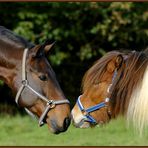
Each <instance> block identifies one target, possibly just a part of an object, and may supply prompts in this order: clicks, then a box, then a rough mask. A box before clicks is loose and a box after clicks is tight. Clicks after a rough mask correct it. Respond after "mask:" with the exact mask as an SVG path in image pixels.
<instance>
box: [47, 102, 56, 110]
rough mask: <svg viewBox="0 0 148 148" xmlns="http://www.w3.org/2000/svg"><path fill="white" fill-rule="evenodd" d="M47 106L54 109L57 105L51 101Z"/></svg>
mask: <svg viewBox="0 0 148 148" xmlns="http://www.w3.org/2000/svg"><path fill="white" fill-rule="evenodd" d="M47 105H48V106H50V108H54V107H55V105H56V104H55V103H54V101H53V100H49V101H48V102H47Z"/></svg>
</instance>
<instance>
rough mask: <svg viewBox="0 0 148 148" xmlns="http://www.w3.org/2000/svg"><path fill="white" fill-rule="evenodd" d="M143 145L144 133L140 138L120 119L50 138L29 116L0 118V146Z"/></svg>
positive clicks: (147, 136) (145, 141) (147, 137)
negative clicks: (104, 124)
mask: <svg viewBox="0 0 148 148" xmlns="http://www.w3.org/2000/svg"><path fill="white" fill-rule="evenodd" d="M69 145H71V146H89V145H90V146H131V145H132V146H140V145H141V146H146V145H148V132H146V133H145V135H144V137H142V138H140V137H139V136H138V133H135V132H134V130H133V129H132V128H127V126H126V124H125V121H124V120H123V119H122V118H120V119H118V120H112V121H111V122H110V123H109V124H107V125H106V126H103V127H96V128H93V129H77V128H74V127H73V126H72V125H71V126H70V128H69V129H68V131H67V132H65V133H61V134H59V135H53V134H52V133H50V132H49V131H48V128H47V126H43V127H38V124H37V121H36V120H33V119H31V118H30V117H29V116H23V117H22V116H19V115H17V116H15V117H10V116H0V146H69Z"/></svg>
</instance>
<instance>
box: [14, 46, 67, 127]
mask: <svg viewBox="0 0 148 148" xmlns="http://www.w3.org/2000/svg"><path fill="white" fill-rule="evenodd" d="M28 50H29V49H28V48H25V49H24V53H23V59H22V81H21V83H22V85H21V87H20V88H19V90H18V92H17V94H16V97H15V101H16V103H17V104H18V101H19V98H20V96H21V94H22V92H23V90H24V89H25V88H26V87H27V88H28V89H30V90H31V91H32V92H33V93H34V94H36V95H37V96H38V97H39V98H40V99H41V100H43V101H44V102H46V108H45V110H44V111H43V113H42V114H41V116H40V118H39V126H42V125H43V124H44V122H43V120H44V118H45V116H46V115H47V113H48V112H49V110H50V109H53V108H54V107H55V106H56V105H58V104H64V103H68V104H69V101H68V100H57V101H54V100H48V99H47V98H46V97H45V96H43V95H42V94H40V93H38V92H37V91H36V90H34V89H33V88H32V87H31V86H30V85H29V81H28V80H27V75H26V59H27V53H28ZM25 110H26V111H27V113H28V114H29V115H31V116H35V115H34V114H33V113H32V112H31V111H29V110H28V109H27V108H25Z"/></svg>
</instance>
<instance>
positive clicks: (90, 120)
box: [77, 69, 117, 124]
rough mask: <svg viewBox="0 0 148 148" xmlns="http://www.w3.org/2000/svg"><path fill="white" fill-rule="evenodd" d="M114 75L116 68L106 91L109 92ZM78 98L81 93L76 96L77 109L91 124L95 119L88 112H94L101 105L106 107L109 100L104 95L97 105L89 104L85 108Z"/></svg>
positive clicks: (115, 74) (94, 122)
mask: <svg viewBox="0 0 148 148" xmlns="http://www.w3.org/2000/svg"><path fill="white" fill-rule="evenodd" d="M116 76H117V69H115V71H114V74H113V78H112V83H111V84H110V85H109V86H108V88H107V92H108V93H109V92H110V88H111V86H112V84H113V82H114V80H115V78H116ZM80 98H81V95H80V96H79V97H78V100H77V104H78V107H79V109H80V110H81V112H82V113H83V115H84V116H85V117H86V118H85V121H87V122H90V123H91V124H97V122H96V120H95V119H94V118H93V117H92V116H91V115H90V114H89V113H91V112H94V111H96V110H99V109H101V108H103V107H107V106H108V105H107V104H108V102H109V101H110V98H108V97H106V98H105V99H104V101H103V102H101V103H99V104H97V105H94V106H91V107H89V108H87V109H85V108H84V107H83V105H82V103H81V100H80Z"/></svg>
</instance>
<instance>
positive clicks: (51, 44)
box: [44, 41, 55, 55]
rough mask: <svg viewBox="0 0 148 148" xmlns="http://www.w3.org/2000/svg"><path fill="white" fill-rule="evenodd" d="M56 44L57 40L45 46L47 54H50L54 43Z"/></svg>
mask: <svg viewBox="0 0 148 148" xmlns="http://www.w3.org/2000/svg"><path fill="white" fill-rule="evenodd" d="M54 44H55V41H54V42H52V43H46V45H45V47H44V52H45V54H46V55H48V54H49V51H50V49H51V48H52V47H53V45H54Z"/></svg>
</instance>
